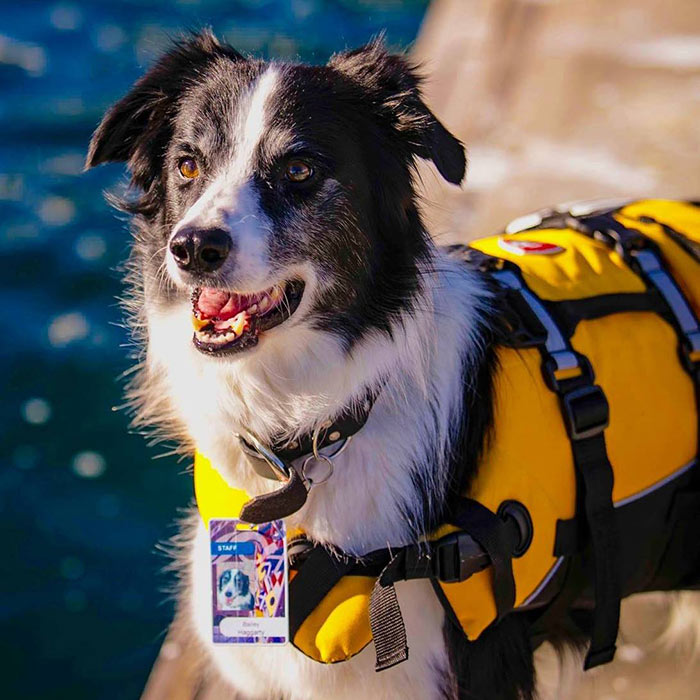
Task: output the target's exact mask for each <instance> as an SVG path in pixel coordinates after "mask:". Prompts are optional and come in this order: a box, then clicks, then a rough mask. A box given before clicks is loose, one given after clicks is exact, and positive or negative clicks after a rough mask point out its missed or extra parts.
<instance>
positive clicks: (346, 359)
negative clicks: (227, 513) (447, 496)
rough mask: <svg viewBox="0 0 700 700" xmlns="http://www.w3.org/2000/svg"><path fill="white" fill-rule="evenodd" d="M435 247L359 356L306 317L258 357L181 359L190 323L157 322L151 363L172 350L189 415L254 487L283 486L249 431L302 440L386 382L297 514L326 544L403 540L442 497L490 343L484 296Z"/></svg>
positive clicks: (180, 405)
mask: <svg viewBox="0 0 700 700" xmlns="http://www.w3.org/2000/svg"><path fill="white" fill-rule="evenodd" d="M434 255H435V257H434V259H432V260H431V261H430V264H429V265H427V266H426V267H425V269H424V270H423V271H422V274H421V280H422V283H421V289H420V291H419V292H418V293H417V294H416V296H415V298H414V300H413V303H412V304H411V305H410V308H409V309H408V310H407V311H405V312H404V313H403V314H402V315H401V317H400V318H399V319H397V320H396V321H395V322H394V324H393V328H392V333H391V334H387V333H385V332H380V331H377V332H375V333H370V334H368V335H366V336H365V337H364V338H363V339H362V340H360V341H359V342H357V343H356V344H355V346H354V347H353V348H352V350H351V351H350V352H349V353H348V352H346V350H345V349H344V348H343V346H342V344H341V343H340V342H339V340H338V339H337V338H335V337H334V336H333V335H331V334H328V333H321V332H319V331H317V330H313V329H312V328H310V327H309V326H307V325H306V324H304V323H300V324H298V325H297V326H293V327H291V328H289V329H288V330H286V331H285V333H279V334H277V336H276V337H272V336H271V337H270V338H268V339H266V341H267V344H266V347H265V348H260V351H256V352H255V353H251V355H250V357H246V356H242V357H241V358H239V359H236V360H235V361H232V362H218V361H212V360H211V359H210V358H206V357H201V356H199V355H198V354H197V353H196V351H195V350H193V349H191V348H188V349H187V352H186V353H185V355H186V356H185V355H183V356H182V357H181V358H175V357H173V355H174V351H173V348H174V343H173V341H172V338H173V335H174V334H179V333H180V331H179V330H176V329H173V328H172V327H171V326H172V325H173V324H179V323H180V321H176V320H175V318H174V317H173V318H170V319H165V318H163V319H160V320H159V321H158V322H157V323H160V327H159V328H154V327H152V328H151V344H150V348H149V352H150V355H151V361H152V362H153V363H154V364H159V363H158V357H159V356H162V355H160V353H163V352H166V351H167V353H168V354H167V355H166V356H165V357H167V358H168V361H167V363H165V362H163V363H162V366H163V367H168V376H167V377H166V381H167V384H168V393H169V394H170V396H171V397H172V399H173V401H174V404H175V406H176V411H177V414H178V416H179V419H180V421H181V422H183V423H184V424H185V426H186V429H187V431H188V433H189V435H190V436H191V438H192V439H193V441H194V443H195V444H196V446H197V448H198V449H199V450H200V451H202V452H203V453H204V454H205V455H206V456H207V457H209V458H210V459H211V460H212V462H213V463H214V465H215V466H216V468H217V469H218V470H219V471H220V472H221V474H222V475H223V476H224V478H225V479H226V480H227V481H228V482H229V483H230V484H231V485H232V486H235V487H237V488H243V489H246V490H247V491H248V492H249V493H251V494H258V493H262V492H263V491H270V490H272V489H273V488H276V487H277V485H276V484H275V483H273V482H269V481H267V480H265V479H261V478H260V477H259V476H257V475H256V474H255V473H254V472H253V470H252V469H251V467H250V465H249V463H248V461H247V458H246V457H245V456H244V455H243V454H242V453H241V451H240V447H239V444H238V440H237V438H236V437H235V434H236V432H237V431H238V430H240V429H241V428H243V427H245V428H248V429H250V430H252V431H253V432H255V433H256V434H257V435H258V436H259V437H260V438H261V439H262V440H271V439H272V438H273V437H275V436H277V435H279V434H280V432H284V433H286V434H288V435H290V437H293V436H294V435H295V434H297V435H298V434H301V433H304V432H307V431H311V430H313V429H314V428H315V427H316V426H318V425H319V424H320V423H322V422H323V421H326V420H328V419H332V418H333V417H334V416H336V415H337V414H338V413H339V412H341V411H342V410H343V409H344V408H346V407H347V406H348V405H351V404H352V402H353V401H359V400H362V399H363V398H364V397H365V395H366V391H367V389H368V388H370V389H371V388H372V387H377V386H378V385H379V384H380V383H381V392H380V393H379V396H378V399H377V401H376V403H375V405H374V407H373V408H372V411H371V414H370V417H369V419H368V421H367V423H366V425H365V426H364V427H363V428H362V430H361V431H360V432H359V433H358V434H357V435H355V436H354V438H353V440H352V442H351V444H350V445H349V446H348V448H347V449H346V450H345V452H344V453H343V454H342V455H340V456H339V457H338V458H337V460H336V463H335V469H334V473H333V476H332V478H331V479H330V480H329V481H328V482H326V483H324V484H322V485H319V486H317V487H314V488H313V489H312V490H311V493H310V495H309V500H308V501H307V504H306V505H305V506H304V508H303V509H302V510H301V511H300V512H299V513H298V514H297V515H296V516H293V517H292V518H290V524H292V525H299V526H301V527H302V528H303V529H304V530H305V531H306V532H307V533H308V534H309V535H310V536H311V537H312V538H314V539H316V540H318V541H321V542H324V543H328V544H332V545H335V546H337V547H340V548H342V549H345V550H347V551H352V552H355V553H358V554H359V553H363V552H366V551H369V550H371V549H374V548H378V547H384V546H386V545H387V544H391V545H396V544H402V543H405V542H406V541H408V540H411V539H415V538H416V537H418V536H420V534H422V533H423V532H424V529H425V524H426V521H427V519H429V515H430V513H431V511H432V512H434V510H435V509H436V508H438V507H439V506H440V504H441V501H442V498H443V496H444V493H445V490H446V488H447V480H448V476H449V455H450V447H451V441H452V440H453V439H454V437H455V432H456V430H457V428H458V426H459V425H460V424H461V421H460V419H459V418H460V412H461V410H462V393H463V381H464V374H465V372H469V371H470V368H472V363H473V362H474V358H475V357H476V356H477V355H478V351H479V337H480V331H479V316H480V313H479V307H480V306H481V305H482V304H483V300H484V292H483V290H482V289H481V287H480V286H479V283H478V280H477V279H475V277H474V276H473V275H472V274H470V273H469V272H468V271H466V270H465V269H464V267H463V266H460V265H459V264H457V263H455V262H452V261H451V260H448V259H447V258H445V257H443V256H442V254H440V253H438V252H436V253H435V254H434ZM166 327H167V328H169V330H166ZM168 338H170V339H171V340H170V342H168ZM154 339H156V340H154ZM161 343H165V345H164V346H163V347H159V345H160V344H161ZM180 345H182V343H180ZM180 364H183V365H185V366H188V367H189V369H188V370H187V371H186V372H183V371H182V370H181V369H180V367H179V365H180ZM192 367H194V370H195V371H194V372H192V369H191V368H192Z"/></svg>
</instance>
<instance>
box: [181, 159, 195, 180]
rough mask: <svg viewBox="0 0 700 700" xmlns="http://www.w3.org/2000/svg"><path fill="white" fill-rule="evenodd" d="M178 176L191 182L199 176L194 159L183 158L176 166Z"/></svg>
mask: <svg viewBox="0 0 700 700" xmlns="http://www.w3.org/2000/svg"><path fill="white" fill-rule="evenodd" d="M178 169H179V170H180V175H182V177H186V178H187V179H188V180H193V179H194V178H195V177H198V175H199V166H198V165H197V161H196V160H195V159H194V158H183V159H182V160H181V161H180V163H179V164H178Z"/></svg>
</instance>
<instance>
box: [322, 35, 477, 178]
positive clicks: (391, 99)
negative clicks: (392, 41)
mask: <svg viewBox="0 0 700 700" xmlns="http://www.w3.org/2000/svg"><path fill="white" fill-rule="evenodd" d="M328 65H329V66H331V67H332V68H335V69H336V70H339V71H340V72H341V73H343V75H345V76H346V77H348V78H350V79H351V80H353V81H354V82H355V83H357V84H359V85H360V86H361V87H362V88H363V89H364V91H365V92H366V93H368V95H369V98H370V99H371V100H372V104H373V106H374V107H375V108H376V109H377V111H378V113H379V114H380V115H381V117H382V118H384V119H386V120H388V121H389V122H390V123H391V125H392V126H393V128H394V129H396V130H397V131H399V132H401V133H402V134H404V135H405V137H406V138H407V139H408V140H409V142H410V143H411V146H412V150H413V152H414V153H415V155H417V156H419V157H420V158H425V159H428V160H432V161H433V163H435V166H436V167H437V169H438V171H439V172H440V174H441V175H442V176H443V177H444V178H445V179H446V180H447V181H448V182H452V183H454V184H455V185H458V184H460V183H461V182H462V179H463V178H464V173H465V171H466V167H467V160H466V156H465V154H464V146H463V145H462V143H461V142H460V141H459V139H457V138H455V137H454V136H453V135H452V134H451V133H450V132H449V131H448V130H447V129H446V128H445V127H444V126H443V125H442V124H441V123H440V122H439V121H438V119H437V118H436V117H435V115H434V114H433V113H432V112H431V111H430V110H429V109H428V107H427V106H426V104H425V102H424V101H423V98H422V96H421V90H420V87H421V80H422V79H421V76H420V73H419V71H418V67H417V66H416V65H414V64H412V63H411V62H410V61H409V60H408V58H406V57H405V56H400V55H396V54H391V53H389V52H388V51H387V49H386V47H385V45H384V41H383V39H382V38H381V37H379V38H377V39H375V40H374V41H372V42H370V43H369V44H367V45H366V46H363V47H361V48H359V49H354V50H353V51H347V52H344V53H339V54H336V55H334V56H333V57H332V58H331V60H330V62H329V64H328Z"/></svg>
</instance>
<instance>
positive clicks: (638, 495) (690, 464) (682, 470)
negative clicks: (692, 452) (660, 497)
mask: <svg viewBox="0 0 700 700" xmlns="http://www.w3.org/2000/svg"><path fill="white" fill-rule="evenodd" d="M695 462H696V460H694V459H691V460H690V462H688V464H686V465H685V466H683V467H681V468H680V469H677V470H676V471H675V472H673V473H672V474H669V475H668V476H666V477H664V478H663V479H661V480H660V481H657V482H656V483H655V484H652V485H651V486H647V488H645V489H644V490H643V491H640V492H639V493H635V494H633V495H632V496H627V498H623V499H622V500H620V501H616V502H615V503H613V506H614V507H615V508H621V507H622V506H626V505H627V504H628V503H634V501H637V500H639V499H640V498H644V496H648V495H649V494H650V493H653V492H654V491H656V490H657V489H660V488H662V487H663V486H666V484H669V483H670V482H672V481H673V480H674V479H677V478H678V477H679V476H683V474H685V473H686V472H687V471H688V470H689V469H692V468H693V467H694V466H695Z"/></svg>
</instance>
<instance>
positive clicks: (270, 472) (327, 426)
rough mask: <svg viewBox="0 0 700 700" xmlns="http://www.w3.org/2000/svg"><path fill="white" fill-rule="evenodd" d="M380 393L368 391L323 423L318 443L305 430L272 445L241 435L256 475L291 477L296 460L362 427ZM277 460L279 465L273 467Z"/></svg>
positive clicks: (274, 477)
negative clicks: (361, 397)
mask: <svg viewBox="0 0 700 700" xmlns="http://www.w3.org/2000/svg"><path fill="white" fill-rule="evenodd" d="M378 394H379V392H372V391H368V392H367V394H366V395H365V398H364V400H363V401H362V403H361V404H360V405H359V406H349V407H346V408H345V409H344V410H343V411H342V413H340V414H339V415H338V416H337V417H336V418H335V420H333V421H327V422H325V423H322V424H321V425H320V427H319V429H318V434H317V435H316V442H315V444H314V437H315V433H314V432H311V433H305V434H304V435H302V436H301V437H299V438H298V439H297V440H293V441H289V440H286V439H283V438H277V439H273V440H272V442H271V444H270V445H269V446H266V445H262V444H261V443H260V442H259V441H258V440H256V439H255V438H254V437H253V436H252V435H248V436H246V435H238V440H239V442H240V445H241V448H242V450H243V452H244V453H245V455H246V457H248V461H249V462H250V465H251V467H252V468H253V469H254V470H255V472H256V473H257V474H259V475H260V476H262V477H264V478H265V479H272V480H274V481H284V480H286V479H287V478H288V477H289V469H290V466H289V465H290V464H291V463H292V462H294V461H295V460H297V459H300V458H301V457H308V456H309V455H313V454H315V453H316V452H318V451H319V450H322V449H324V448H325V447H330V446H331V445H342V444H343V443H344V442H345V441H346V440H347V439H348V438H350V437H352V436H353V435H354V434H355V433H357V432H358V431H359V430H361V429H362V428H363V427H364V425H365V423H366V422H367V419H368V418H369V414H370V412H371V410H372V406H373V405H374V402H375V400H376V398H377V396H378ZM275 458H276V459H275ZM271 462H272V464H271ZM275 462H278V463H279V465H278V466H273V464H274V463H275ZM285 472H286V473H285Z"/></svg>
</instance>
